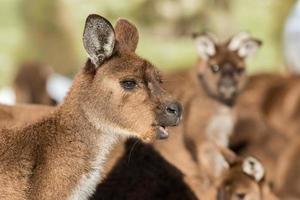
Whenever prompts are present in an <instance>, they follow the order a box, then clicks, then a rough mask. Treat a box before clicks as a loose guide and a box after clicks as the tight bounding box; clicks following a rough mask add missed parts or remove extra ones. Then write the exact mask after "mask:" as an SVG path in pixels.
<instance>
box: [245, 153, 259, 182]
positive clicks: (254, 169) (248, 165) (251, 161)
mask: <svg viewBox="0 0 300 200" xmlns="http://www.w3.org/2000/svg"><path fill="white" fill-rule="evenodd" d="M242 169H243V172H244V173H246V174H247V175H249V176H251V177H253V178H254V179H255V181H256V182H260V181H261V180H262V179H263V177H264V176H265V169H264V167H263V165H262V164H261V163H260V162H259V161H258V160H257V159H256V158H254V157H251V156H250V157H247V158H245V160H244V161H243V164H242Z"/></svg>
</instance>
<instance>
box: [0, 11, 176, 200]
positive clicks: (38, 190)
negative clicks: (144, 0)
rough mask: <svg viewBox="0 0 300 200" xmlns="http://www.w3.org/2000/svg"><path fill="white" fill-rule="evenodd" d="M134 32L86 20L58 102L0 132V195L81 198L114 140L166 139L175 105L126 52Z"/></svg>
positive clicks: (148, 69)
mask: <svg viewBox="0 0 300 200" xmlns="http://www.w3.org/2000/svg"><path fill="white" fill-rule="evenodd" d="M137 43H138V32H137V29H136V27H135V26H134V25H132V24H131V23H129V22H128V21H127V20H124V19H120V20H118V21H117V23H116V26H115V28H113V26H112V25H111V24H110V22H109V21H108V20H106V19H105V18H103V17H101V16H99V15H95V14H92V15H89V16H88V17H87V19H86V23H85V28H84V33H83V45H84V47H85V50H86V51H87V53H88V57H89V59H88V60H87V62H86V64H85V66H84V68H83V69H82V70H81V71H80V72H79V73H78V74H77V75H76V77H75V79H74V82H73V85H72V87H71V89H70V92H69V93H68V95H67V97H66V98H65V100H64V102H63V103H62V104H61V105H59V106H57V107H56V108H55V109H54V110H53V111H52V112H51V113H50V114H47V115H46V116H44V117H42V118H41V119H39V120H37V121H34V122H32V123H30V124H28V125H25V126H22V127H18V128H11V129H8V128H6V129H5V128H4V129H2V130H1V133H0V135H1V137H0V143H1V145H0V146H1V148H0V159H1V165H0V184H1V188H0V197H1V199H12V200H15V199H45V200H46V199H68V200H73V199H88V197H89V196H90V195H92V193H93V192H94V190H95V188H96V185H97V183H98V182H99V180H101V179H102V173H101V172H102V170H103V167H104V165H105V160H106V158H107V156H108V154H109V152H110V149H111V148H112V147H113V146H114V144H115V143H116V141H117V140H118V138H120V137H122V136H123V137H128V136H131V137H137V138H140V139H142V140H143V141H146V142H150V141H153V140H154V139H156V138H158V139H164V138H166V137H168V132H167V130H166V128H165V127H167V126H175V125H177V124H178V123H179V121H180V118H181V106H180V104H179V103H177V102H176V101H174V100H173V98H172V97H170V95H168V94H167V93H166V92H165V91H164V90H163V89H162V87H161V86H160V79H161V78H160V76H159V74H158V72H157V70H156V69H155V67H154V66H153V65H151V64H150V63H149V62H148V61H147V60H145V59H142V58H140V57H139V56H137V55H136V54H135V53H134V51H135V49H136V47H137Z"/></svg>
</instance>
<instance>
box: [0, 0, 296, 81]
mask: <svg viewBox="0 0 300 200" xmlns="http://www.w3.org/2000/svg"><path fill="white" fill-rule="evenodd" d="M294 2H295V0H127V1H126V0H0V86H3V85H7V84H9V83H10V81H11V80H12V78H13V76H14V74H15V72H16V70H17V68H18V66H19V64H20V63H22V62H24V61H40V62H43V63H46V64H49V65H50V66H52V67H53V68H54V69H55V71H57V72H60V73H63V74H65V75H69V76H72V75H74V73H75V72H76V71H77V70H78V68H79V67H81V66H82V65H83V64H84V62H85V59H86V54H85V51H84V50H83V47H82V42H81V37H82V31H83V25H84V21H85V18H86V16H87V15H88V14H90V13H97V14H100V15H103V16H105V17H106V18H108V19H109V20H111V21H112V22H115V20H116V19H117V18H119V17H124V18H128V19H130V20H131V21H132V22H134V23H135V24H136V25H137V26H138V28H139V31H140V43H139V46H138V50H137V51H138V54H140V55H141V56H143V57H145V58H147V59H149V60H150V61H151V62H152V63H154V64H155V65H156V66H157V67H159V68H160V69H163V70H173V69H176V68H182V67H191V66H192V65H193V63H194V62H195V59H196V51H195V47H194V44H193V41H192V40H191V38H190V35H191V34H192V33H193V32H199V31H211V32H213V33H215V34H216V35H217V36H219V38H220V39H222V38H223V40H225V39H227V38H228V37H230V36H231V35H233V34H235V33H237V32H238V31H241V30H246V31H249V32H251V33H252V34H253V35H254V36H255V37H258V38H260V39H262V40H263V42H264V45H263V47H262V49H261V50H260V51H259V52H258V54H257V55H256V56H255V57H254V58H252V59H251V60H250V62H249V64H248V66H249V68H248V70H249V71H250V72H257V71H283V70H284V62H283V58H282V48H281V46H282V39H281V38H282V32H283V25H284V22H285V20H286V17H287V15H288V12H289V11H290V8H291V6H292V5H293V4H294Z"/></svg>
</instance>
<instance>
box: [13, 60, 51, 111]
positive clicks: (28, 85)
mask: <svg viewBox="0 0 300 200" xmlns="http://www.w3.org/2000/svg"><path fill="white" fill-rule="evenodd" d="M50 75H51V68H50V67H47V66H44V65H42V64H40V63H33V62H31V63H29V62H28V63H24V64H23V65H21V66H20V69H19V70H18V72H17V75H16V78H15V81H14V89H15V93H16V102H17V103H34V104H46V105H55V104H56V102H55V101H54V100H53V99H52V98H51V97H50V96H49V94H48V93H47V90H46V87H47V80H48V78H49V76H50Z"/></svg>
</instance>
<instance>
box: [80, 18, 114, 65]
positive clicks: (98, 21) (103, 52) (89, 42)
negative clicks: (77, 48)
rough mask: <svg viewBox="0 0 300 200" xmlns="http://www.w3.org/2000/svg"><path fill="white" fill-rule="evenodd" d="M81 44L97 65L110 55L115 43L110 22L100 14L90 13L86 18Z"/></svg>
mask: <svg viewBox="0 0 300 200" xmlns="http://www.w3.org/2000/svg"><path fill="white" fill-rule="evenodd" d="M83 45H84V48H85V49H86V51H87V53H88V57H89V58H90V59H91V61H92V62H93V64H94V65H95V66H96V67H98V66H99V65H101V64H102V62H103V61H104V59H105V58H108V57H110V56H111V55H112V53H113V49H114V45H115V33H114V30H113V28H112V26H111V24H110V23H109V22H108V21H106V20H105V19H104V18H102V17H101V16H97V15H90V16H89V17H88V18H87V21H86V25H85V29H84V34H83Z"/></svg>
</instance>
